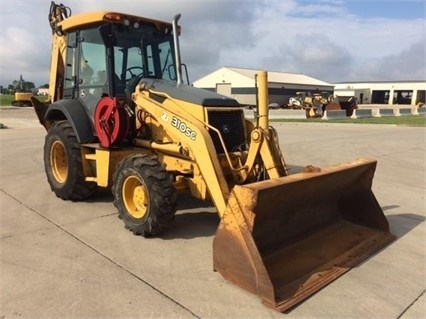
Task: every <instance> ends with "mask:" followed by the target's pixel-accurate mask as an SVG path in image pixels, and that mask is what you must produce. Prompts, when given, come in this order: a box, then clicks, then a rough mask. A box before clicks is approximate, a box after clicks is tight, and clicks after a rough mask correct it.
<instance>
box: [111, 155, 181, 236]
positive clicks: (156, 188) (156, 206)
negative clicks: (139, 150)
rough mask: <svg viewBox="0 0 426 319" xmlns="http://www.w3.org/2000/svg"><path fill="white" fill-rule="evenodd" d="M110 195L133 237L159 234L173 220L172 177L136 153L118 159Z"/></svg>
mask: <svg viewBox="0 0 426 319" xmlns="http://www.w3.org/2000/svg"><path fill="white" fill-rule="evenodd" d="M112 193H113V195H114V205H115V207H117V209H118V214H119V217H120V218H121V219H122V220H123V222H124V224H125V226H126V228H128V229H129V230H130V231H132V232H133V234H135V235H142V236H144V237H152V236H156V235H159V234H160V233H162V232H163V231H164V230H165V229H167V228H168V227H169V226H170V224H171V223H172V221H173V219H174V216H175V213H176V208H175V207H176V191H175V189H174V187H173V176H172V175H171V174H169V173H168V172H167V171H166V170H165V169H164V168H163V167H162V165H161V164H160V163H159V162H158V160H157V159H156V158H154V157H149V156H147V155H141V154H137V155H133V156H130V157H127V158H125V159H124V160H122V161H121V162H120V163H119V164H118V166H117V170H116V171H115V174H114V182H113V186H112Z"/></svg>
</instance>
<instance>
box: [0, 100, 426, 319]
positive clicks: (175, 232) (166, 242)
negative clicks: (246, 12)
mask: <svg viewBox="0 0 426 319" xmlns="http://www.w3.org/2000/svg"><path fill="white" fill-rule="evenodd" d="M32 112H33V111H32V110H31V109H30V108H20V109H9V110H4V109H1V110H0V123H3V124H5V125H6V126H8V127H9V128H7V129H1V130H0V218H1V220H0V253H1V255H0V257H1V263H0V271H1V272H0V300H1V307H0V318H59V317H61V318H68V317H73V318H386V319H388V318H395V319H396V318H404V319H411V318H424V313H426V309H425V297H424V291H425V286H426V284H425V278H426V277H425V238H426V237H425V233H426V232H425V223H424V221H425V185H426V180H425V165H426V164H425V162H426V161H425V154H426V144H425V129H424V128H418V127H417V128H416V127H396V126H388V125H386V126H377V125H349V124H346V125H344V124H328V123H309V124H300V123H277V124H275V125H274V126H275V127H276V128H277V130H278V132H279V135H280V143H281V147H282V150H283V151H284V155H285V156H286V160H287V163H288V164H289V165H290V166H291V168H292V170H293V171H297V170H299V169H300V167H302V166H305V165H307V164H313V165H317V166H328V165H332V164H337V163H340V162H343V161H350V160H352V159H354V158H357V157H368V158H374V159H377V160H378V161H379V164H378V169H377V171H376V177H375V179H374V184H373V189H374V192H375V194H376V197H377V198H378V200H379V202H380V204H381V206H382V208H383V210H384V212H385V214H386V215H387V217H388V220H389V222H390V226H391V231H392V232H393V233H394V234H395V235H396V236H397V240H396V241H395V242H393V243H392V244H391V245H390V246H388V247H387V248H386V249H384V250H382V251H381V252H379V253H378V254H376V255H374V256H373V257H371V258H370V259H369V260H367V261H366V262H364V263H362V264H361V265H359V266H358V267H356V268H354V269H352V270H351V271H350V272H348V273H347V274H345V275H344V276H343V277H341V278H339V279H338V280H336V281H335V282H333V283H332V284H330V285H329V286H327V287H325V288H324V289H322V290H321V291H319V292H318V293H316V294H315V295H314V296H312V297H311V298H309V299H308V300H306V301H305V302H304V303H302V304H301V305H299V306H298V307H297V308H295V309H294V310H292V311H291V312H289V313H287V314H280V313H278V312H275V311H273V310H271V309H269V308H267V307H265V306H263V305H262V304H261V303H260V300H259V299H258V298H257V297H256V296H253V295H251V294H249V293H247V292H245V291H243V290H241V289H239V288H238V287H236V286H233V285H231V284H229V283H228V282H227V281H225V280H224V279H223V278H222V277H221V276H220V275H219V274H217V273H215V272H213V271H212V247H211V246H212V239H213V236H214V232H215V229H216V227H217V225H218V222H219V220H218V217H217V215H216V213H215V210H214V208H212V207H210V206H209V205H203V203H200V202H198V201H194V200H191V199H188V198H181V199H180V200H181V203H180V210H179V211H178V214H177V216H176V221H175V223H174V227H173V229H171V230H170V231H169V232H168V233H167V234H165V235H164V236H162V237H161V238H154V239H144V238H142V237H136V236H133V235H132V234H131V233H130V232H128V231H126V230H125V229H124V227H123V224H122V222H121V221H120V220H119V219H118V218H117V212H116V210H115V208H114V206H113V204H112V196H111V195H110V193H109V192H108V191H106V192H103V193H101V194H100V195H99V196H97V197H96V198H94V199H93V200H90V201H86V202H77V203H72V202H65V201H62V200H59V199H58V198H56V197H55V196H54V194H53V193H52V192H51V191H50V189H49V186H48V184H47V181H46V177H45V173H44V166H43V159H42V149H43V143H44V135H45V131H44V129H43V128H42V127H40V126H39V125H38V123H37V120H36V118H35V115H34V114H33V113H32Z"/></svg>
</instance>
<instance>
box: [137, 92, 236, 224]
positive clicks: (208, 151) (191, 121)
mask: <svg viewBox="0 0 426 319" xmlns="http://www.w3.org/2000/svg"><path fill="white" fill-rule="evenodd" d="M150 93H153V94H156V95H160V96H164V97H166V100H165V101H164V102H163V103H159V102H157V101H155V100H153V99H151V98H150V97H149V94H150ZM132 100H133V101H134V103H135V104H136V107H137V108H143V109H144V110H145V111H146V112H148V113H149V114H150V116H152V117H153V118H155V119H156V120H157V121H158V122H159V123H161V125H162V126H163V127H164V130H165V131H167V133H168V134H172V133H171V132H176V140H179V141H181V143H182V145H184V146H186V147H188V149H190V156H192V157H193V160H194V162H195V163H196V165H198V167H199V169H200V171H201V174H202V176H203V178H204V179H205V182H206V184H207V186H208V190H209V192H210V196H211V198H212V200H213V202H214V204H215V206H216V209H217V211H218V214H219V216H222V214H223V213H224V212H225V209H226V205H227V199H228V197H229V188H228V185H227V183H226V181H225V177H224V175H223V171H222V168H221V166H220V163H219V160H218V157H217V153H216V150H215V147H214V144H213V142H212V139H211V137H210V135H209V134H208V132H207V130H206V126H205V123H204V122H202V121H200V120H198V119H197V118H195V117H194V116H192V115H191V114H189V113H188V112H186V111H185V110H184V109H183V108H182V107H181V106H179V104H178V103H177V102H175V101H174V99H173V98H171V97H170V96H168V95H167V94H165V93H163V92H156V91H153V90H148V89H147V88H145V87H144V85H143V84H142V85H141V84H140V85H138V86H137V87H136V92H135V93H133V94H132ZM176 121H179V122H184V123H185V125H186V127H188V128H190V130H191V131H192V132H193V133H192V134H191V135H189V136H188V135H186V134H184V133H182V132H180V131H179V130H178V129H176V125H175V123H176ZM178 134H179V135H178Z"/></svg>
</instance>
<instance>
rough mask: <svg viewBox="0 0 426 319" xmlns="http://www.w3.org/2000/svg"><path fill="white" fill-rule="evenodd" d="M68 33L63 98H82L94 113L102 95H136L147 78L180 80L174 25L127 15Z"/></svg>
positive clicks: (169, 80) (119, 96)
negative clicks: (118, 20)
mask: <svg viewBox="0 0 426 319" xmlns="http://www.w3.org/2000/svg"><path fill="white" fill-rule="evenodd" d="M66 36H67V37H68V39H67V43H68V46H67V54H66V56H67V61H66V66H65V76H64V91H63V92H64V96H63V98H68V99H69V98H70V99H78V100H79V101H80V102H81V103H82V104H84V105H85V107H86V109H87V110H88V113H89V115H90V116H91V117H92V118H93V114H94V112H95V108H96V105H97V103H98V102H99V100H100V99H101V98H102V97H117V98H119V99H126V98H130V95H131V93H132V92H133V91H134V89H135V87H136V85H137V83H138V82H139V80H140V79H141V78H148V79H156V80H164V81H167V82H174V83H176V81H177V75H176V66H175V61H176V60H175V50H174V42H173V41H174V39H173V34H172V28H171V27H164V28H161V29H159V28H158V26H157V25H155V24H153V23H149V22H145V21H143V20H141V21H135V22H133V23H130V20H128V19H123V20H121V22H120V23H117V22H105V21H103V22H101V23H99V22H98V23H97V24H95V25H91V26H89V27H86V28H84V29H81V30H76V31H71V32H69V33H68V34H67V35H66Z"/></svg>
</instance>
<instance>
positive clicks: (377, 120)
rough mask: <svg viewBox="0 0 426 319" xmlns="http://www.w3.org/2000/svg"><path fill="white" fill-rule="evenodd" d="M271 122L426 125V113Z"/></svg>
mask: <svg viewBox="0 0 426 319" xmlns="http://www.w3.org/2000/svg"><path fill="white" fill-rule="evenodd" d="M271 122H302V123H353V124H391V125H401V126H426V116H425V115H408V116H389V117H372V118H363V119H351V118H347V119H341V120H322V119H280V120H271Z"/></svg>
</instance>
